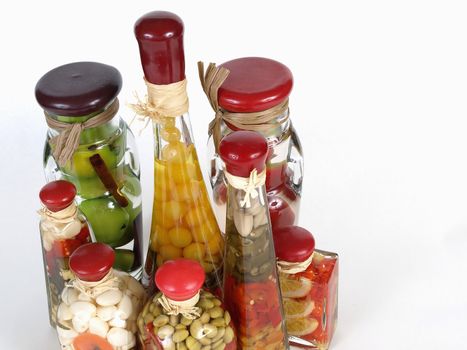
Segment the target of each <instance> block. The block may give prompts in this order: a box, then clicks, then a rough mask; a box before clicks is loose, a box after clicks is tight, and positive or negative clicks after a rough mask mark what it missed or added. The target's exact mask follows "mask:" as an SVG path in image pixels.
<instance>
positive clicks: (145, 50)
mask: <svg viewBox="0 0 467 350" xmlns="http://www.w3.org/2000/svg"><path fill="white" fill-rule="evenodd" d="M135 36H136V40H138V45H139V53H140V56H141V64H142V65H143V70H144V75H145V77H146V80H147V81H149V82H150V83H152V84H156V85H167V84H172V83H176V82H178V81H181V80H183V79H185V54H184V51H183V21H182V20H181V18H180V17H178V16H177V15H176V14H174V13H171V12H167V11H153V12H149V13H147V14H145V15H144V16H142V17H140V19H138V21H136V23H135Z"/></svg>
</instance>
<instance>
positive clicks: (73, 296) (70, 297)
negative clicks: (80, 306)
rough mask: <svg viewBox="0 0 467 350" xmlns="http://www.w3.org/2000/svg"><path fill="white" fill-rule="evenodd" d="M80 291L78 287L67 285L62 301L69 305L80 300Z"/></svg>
mask: <svg viewBox="0 0 467 350" xmlns="http://www.w3.org/2000/svg"><path fill="white" fill-rule="evenodd" d="M78 295H79V292H78V291H77V290H76V289H73V288H69V287H65V289H63V291H62V301H63V302H64V303H65V304H67V305H68V306H69V305H71V304H73V303H74V302H75V301H78Z"/></svg>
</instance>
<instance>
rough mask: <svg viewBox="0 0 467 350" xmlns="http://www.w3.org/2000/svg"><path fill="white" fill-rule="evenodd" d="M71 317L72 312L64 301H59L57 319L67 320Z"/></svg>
mask: <svg viewBox="0 0 467 350" xmlns="http://www.w3.org/2000/svg"><path fill="white" fill-rule="evenodd" d="M72 317H73V314H72V312H71V310H70V308H69V307H68V305H67V304H65V303H60V305H59V306H58V310H57V318H58V320H59V321H69V320H71V319H72Z"/></svg>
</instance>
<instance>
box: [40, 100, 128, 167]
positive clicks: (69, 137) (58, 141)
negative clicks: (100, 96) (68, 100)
mask: <svg viewBox="0 0 467 350" xmlns="http://www.w3.org/2000/svg"><path fill="white" fill-rule="evenodd" d="M118 107H119V103H118V98H116V99H115V100H114V101H113V102H112V104H111V105H110V106H109V107H108V108H106V109H105V110H104V111H102V112H101V113H99V114H96V115H95V116H93V117H91V118H89V119H88V120H86V121H85V122H82V123H64V122H60V121H58V120H56V119H54V118H52V116H51V115H50V114H48V113H47V112H45V113H44V114H45V120H46V122H47V125H48V126H49V127H50V128H52V129H55V130H57V131H58V132H59V134H58V135H57V136H54V137H52V138H51V139H50V144H51V146H53V147H54V151H53V156H54V158H55V160H56V161H57V163H58V165H59V166H64V165H65V164H66V163H67V162H68V161H70V160H71V159H72V157H73V153H75V151H76V149H77V148H78V146H79V139H80V135H81V131H83V130H84V129H90V128H95V127H97V126H100V125H103V124H105V123H107V122H108V121H110V120H111V119H112V118H113V117H115V115H116V114H117V112H118Z"/></svg>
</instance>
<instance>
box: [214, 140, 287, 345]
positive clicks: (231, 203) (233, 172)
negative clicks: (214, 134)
mask: <svg viewBox="0 0 467 350" xmlns="http://www.w3.org/2000/svg"><path fill="white" fill-rule="evenodd" d="M219 154H220V156H221V158H222V160H223V161H224V162H225V166H226V169H225V177H226V179H227V214H226V217H227V220H226V233H225V235H226V252H225V261H224V301H225V304H226V306H227V310H229V311H230V313H231V315H232V319H233V320H234V324H235V326H236V328H237V331H238V343H239V349H251V350H253V349H258V350H260V349H277V350H278V349H288V348H289V346H288V341H287V335H286V331H285V322H284V320H285V318H284V312H283V309H282V302H281V294H280V290H279V280H278V275H277V268H276V256H275V254H274V244H273V241H272V232H271V224H270V220H269V212H268V205H267V197H266V190H265V181H266V158H267V155H268V145H267V141H266V139H265V138H264V137H263V136H261V135H260V134H259V133H256V132H253V131H235V132H233V133H231V134H229V135H227V136H225V137H224V138H223V139H222V141H221V143H220V146H219Z"/></svg>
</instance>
